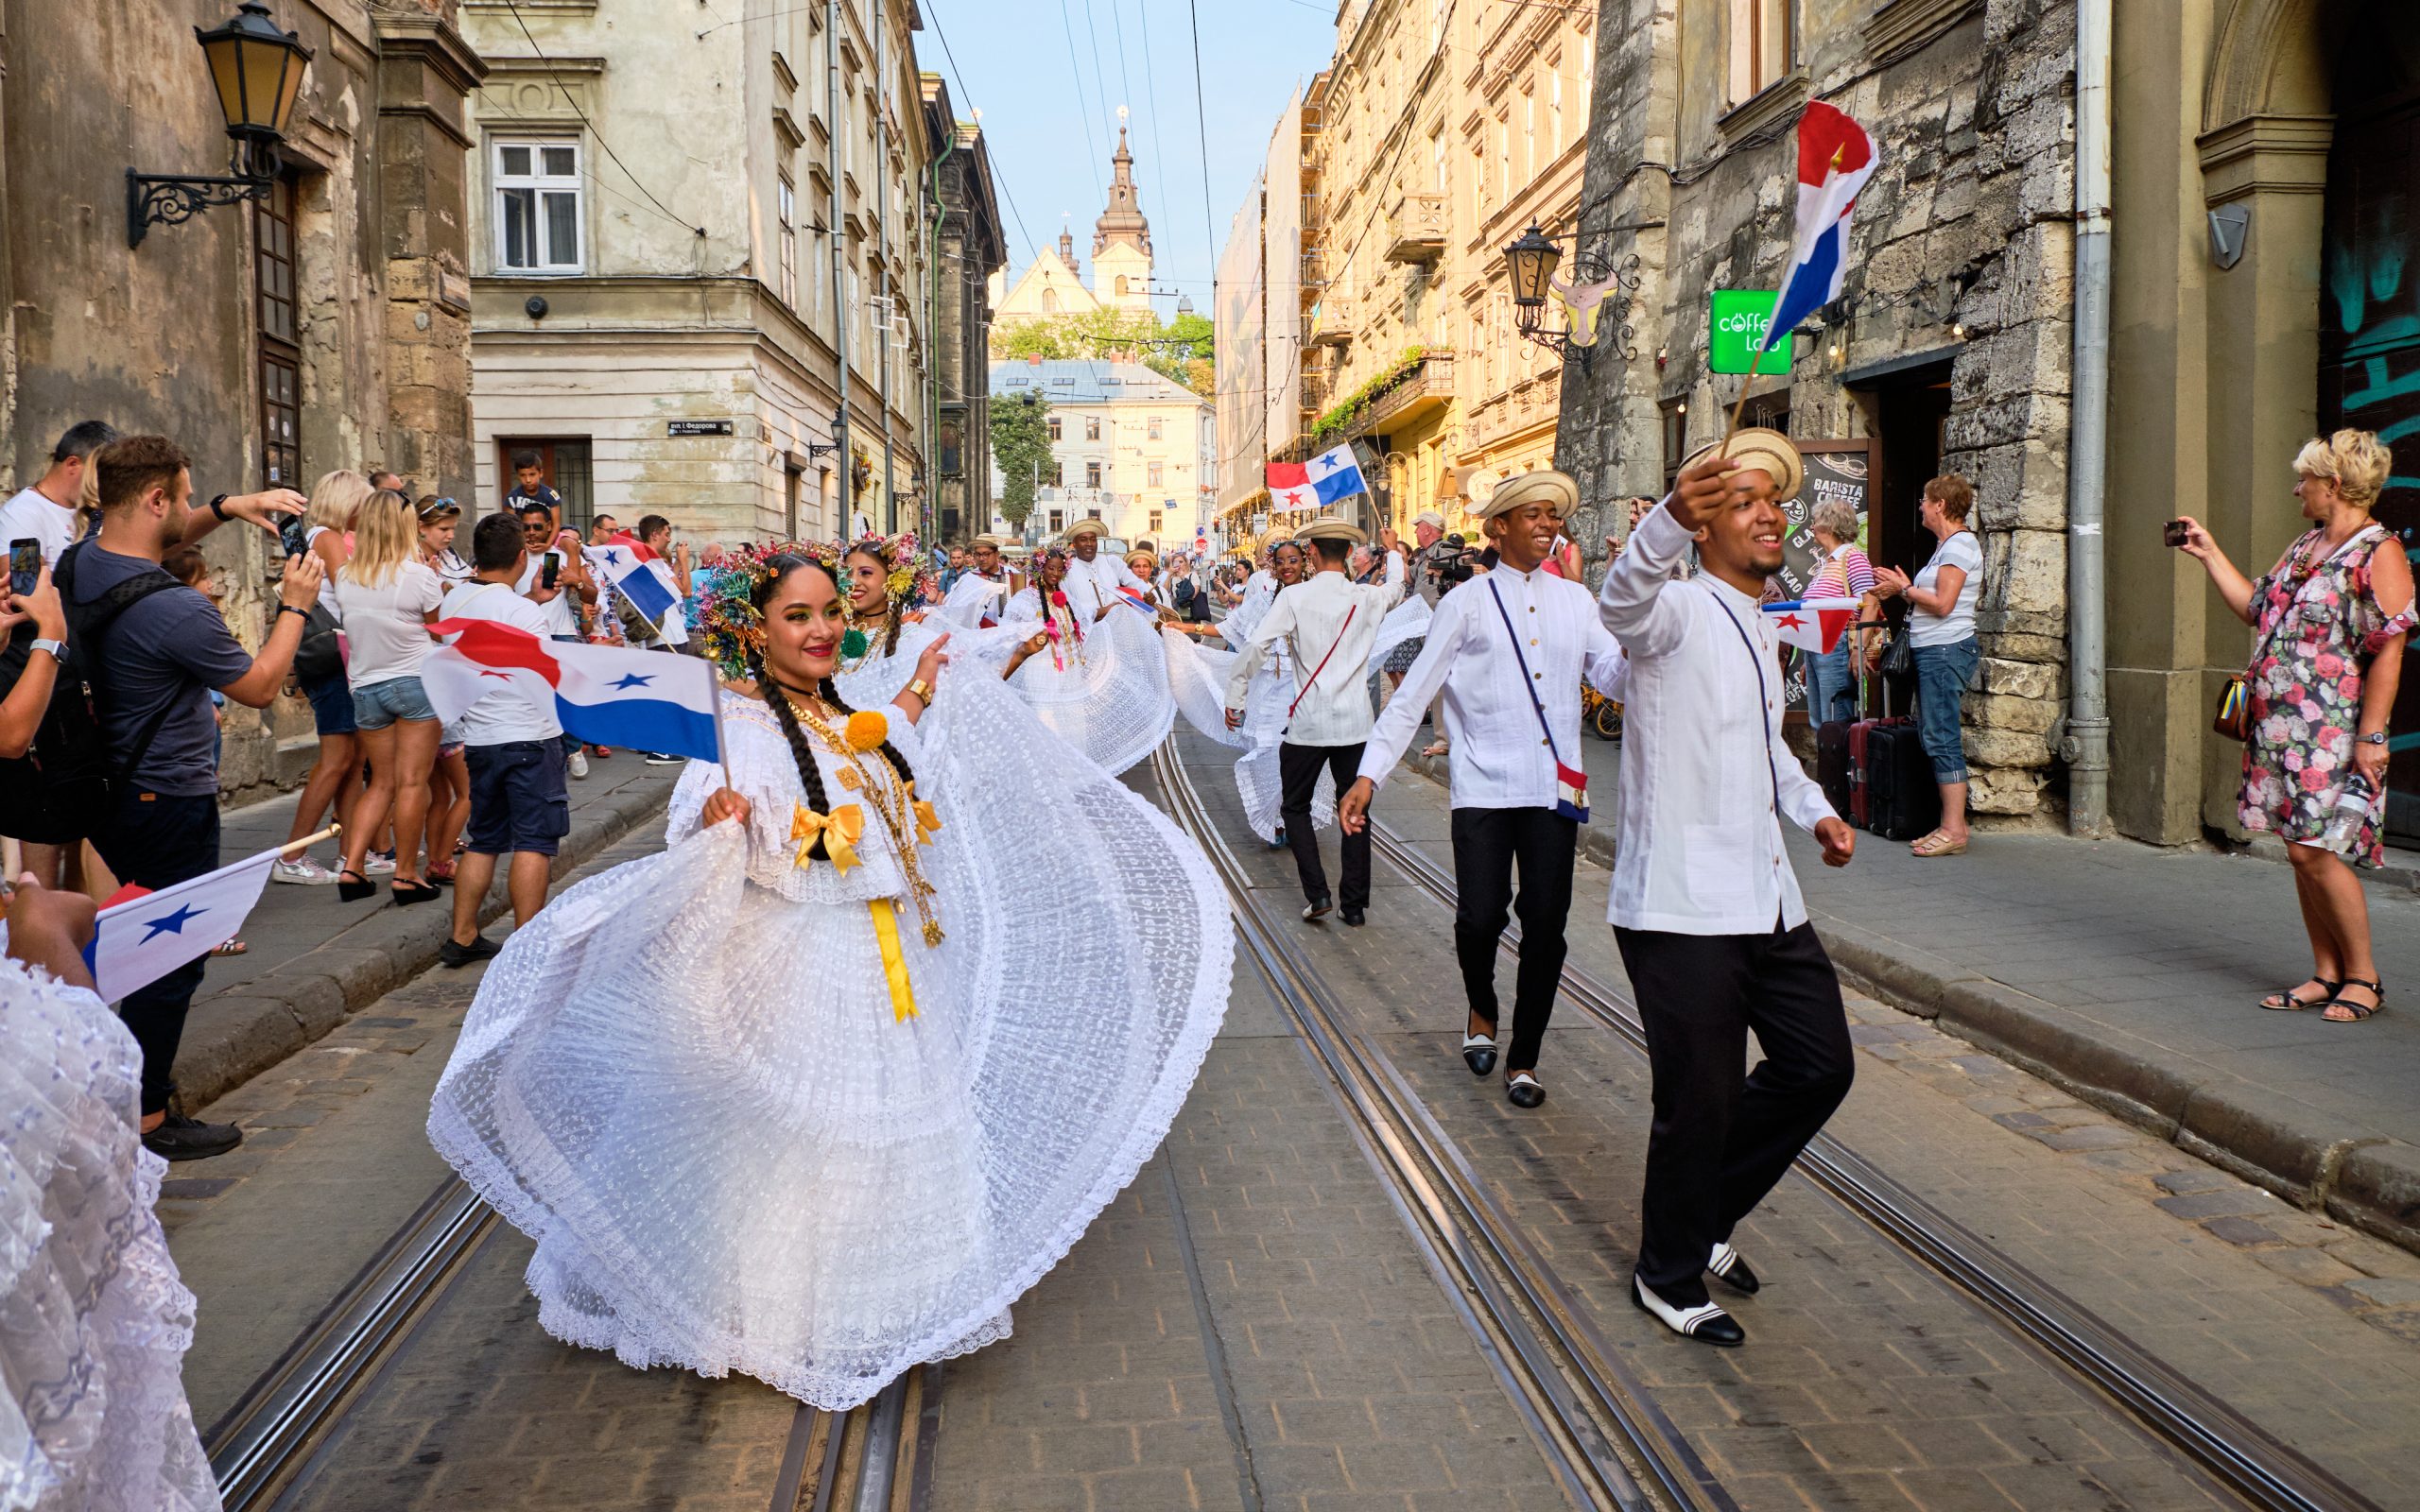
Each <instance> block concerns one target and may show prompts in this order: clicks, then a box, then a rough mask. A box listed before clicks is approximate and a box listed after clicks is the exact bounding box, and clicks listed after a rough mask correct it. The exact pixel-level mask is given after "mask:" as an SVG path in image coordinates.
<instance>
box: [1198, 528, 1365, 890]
mask: <svg viewBox="0 0 2420 1512" xmlns="http://www.w3.org/2000/svg"><path fill="white" fill-rule="evenodd" d="M1294 539H1295V540H1297V541H1304V542H1306V543H1307V544H1308V545H1309V547H1310V549H1311V551H1312V553H1313V554H1314V555H1315V556H1316V557H1317V558H1318V562H1319V565H1318V570H1317V571H1315V572H1314V573H1313V574H1312V575H1311V579H1310V581H1308V582H1306V583H1298V584H1296V585H1295V586H1293V587H1292V588H1289V589H1288V590H1287V591H1286V592H1284V593H1280V594H1278V595H1277V599H1276V602H1275V603H1274V604H1272V605H1271V607H1270V610H1269V612H1268V614H1267V615H1265V616H1264V617H1263V618H1262V619H1261V622H1260V623H1259V625H1257V626H1255V627H1253V632H1252V638H1251V640H1250V641H1248V642H1246V643H1245V645H1244V651H1243V654H1242V655H1241V656H1239V657H1237V658H1236V666H1235V670H1234V672H1233V673H1232V674H1230V675H1229V677H1228V679H1227V728H1228V729H1229V730H1236V729H1240V728H1242V725H1243V720H1244V696H1245V694H1246V692H1247V691H1248V690H1249V689H1250V688H1251V686H1252V677H1253V672H1255V671H1257V670H1258V669H1259V667H1260V662H1261V658H1262V657H1263V656H1264V655H1266V654H1267V652H1268V649H1269V647H1270V646H1271V645H1272V644H1276V643H1279V642H1281V641H1282V642H1283V643H1285V647H1286V653H1287V656H1288V660H1289V662H1291V663H1292V665H1293V667H1294V668H1295V674H1294V678H1295V692H1294V694H1293V695H1292V707H1291V708H1290V709H1289V710H1288V712H1287V725H1286V733H1285V737H1284V739H1283V740H1282V741H1281V742H1280V744H1279V746H1278V750H1277V771H1278V781H1279V782H1281V783H1282V784H1283V785H1284V796H1283V797H1282V798H1281V799H1279V802H1278V816H1279V818H1280V820H1281V821H1282V822H1283V823H1284V825H1285V830H1286V843H1287V844H1288V846H1290V847H1292V848H1293V851H1294V867H1295V869H1296V870H1297V871H1298V872H1299V873H1300V874H1301V876H1302V880H1303V897H1304V899H1305V906H1304V909H1303V917H1304V918H1305V919H1325V918H1326V917H1327V916H1328V915H1329V914H1330V913H1332V912H1334V911H1335V908H1336V901H1335V899H1334V898H1332V897H1331V896H1330V895H1329V893H1328V890H1327V873H1326V872H1325V871H1324V870H1323V869H1322V868H1321V866H1320V842H1319V836H1318V833H1316V832H1315V831H1314V830H1313V829H1312V828H1311V799H1312V797H1313V795H1314V794H1316V793H1317V792H1318V790H1319V781H1320V769H1321V768H1322V767H1325V768H1326V769H1327V770H1328V772H1329V773H1330V775H1331V776H1332V777H1333V778H1334V780H1335V782H1336V785H1337V787H1338V789H1339V790H1342V789H1344V788H1346V787H1349V786H1350V785H1351V784H1352V782H1353V780H1354V777H1355V776H1356V774H1357V772H1358V771H1359V770H1360V766H1361V748H1362V743H1363V742H1364V741H1366V740H1368V739H1369V736H1370V713H1371V711H1370V695H1369V691H1368V689H1367V688H1366V687H1364V686H1363V684H1364V682H1365V680H1366V679H1368V677H1369V675H1370V648H1371V646H1373V645H1374V644H1376V643H1377V639H1378V622H1379V621H1380V620H1382V619H1384V618H1386V616H1387V610H1391V609H1392V608H1394V606H1395V604H1396V602H1397V601H1398V600H1400V599H1401V598H1402V597H1403V593H1404V582H1405V569H1404V560H1403V550H1402V547H1401V546H1400V545H1399V544H1398V543H1397V542H1396V541H1395V534H1394V532H1393V531H1392V530H1382V531H1380V532H1379V536H1378V540H1379V543H1380V544H1381V545H1383V546H1384V547H1385V548H1386V552H1387V576H1386V580H1385V581H1384V582H1380V583H1368V584H1362V583H1355V582H1354V581H1352V580H1351V579H1350V578H1348V577H1347V576H1345V571H1344V563H1345V558H1346V557H1347V556H1348V555H1349V554H1350V553H1351V552H1352V549H1353V547H1354V546H1355V545H1357V544H1358V543H1359V542H1360V541H1363V540H1365V539H1367V538H1365V537H1364V536H1363V535H1362V533H1361V531H1360V529H1359V528H1358V527H1357V526H1355V525H1352V524H1346V523H1345V522H1344V521H1342V520H1340V519H1337V518H1336V517H1335V516H1333V515H1322V516H1321V517H1320V518H1318V519H1315V520H1313V521H1311V522H1310V523H1309V524H1305V525H1304V526H1303V527H1302V528H1301V529H1300V530H1298V531H1296V532H1295V533H1294ZM1343 838H1344V845H1343V851H1344V856H1343V861H1344V878H1343V886H1342V893H1343V898H1344V921H1345V922H1346V923H1348V924H1358V923H1360V922H1361V921H1362V920H1363V919H1364V918H1365V917H1367V913H1368V909H1369V907H1370V833H1369V830H1368V829H1367V828H1366V827H1364V828H1363V829H1361V830H1359V831H1357V832H1356V833H1349V834H1346V835H1345V836H1344V837H1343Z"/></svg>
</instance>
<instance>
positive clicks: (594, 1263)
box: [429, 558, 1233, 1411]
mask: <svg viewBox="0 0 2420 1512" xmlns="http://www.w3.org/2000/svg"><path fill="white" fill-rule="evenodd" d="M735 585H743V586H744V587H745V591H746V593H747V604H748V607H749V608H751V609H752V610H754V611H755V612H756V613H757V614H758V615H759V617H760V621H761V632H760V634H759V635H758V637H757V638H756V641H755V644H754V645H752V647H751V649H750V651H749V656H750V660H751V664H750V665H749V666H748V667H747V668H746V670H747V671H748V672H749V673H750V674H751V677H750V679H748V680H745V681H742V682H735V683H734V684H733V685H732V688H731V692H730V695H729V696H727V697H726V699H725V701H724V706H723V725H724V740H725V752H726V755H727V758H728V762H727V765H715V764H710V763H704V762H693V763H692V764H691V765H690V766H689V768H688V770H687V771H686V772H685V773H684V774H683V778H682V781H681V783H680V785H679V787H678V788H677V789H676V790H675V792H674V795H673V799H672V803H671V812H670V816H669V818H668V821H667V824H666V840H667V848H666V850H665V851H663V852H662V853H661V854H658V855H655V856H650V857H648V858H645V859H643V860H640V861H635V862H631V863H630V864H628V865H625V866H622V867H619V868H614V870H612V871H610V872H608V873H606V874H604V875H603V876H600V877H596V878H594V879H591V880H590V881H587V882H584V883H582V884H580V885H578V886H575V887H573V888H571V889H570V890H569V891H567V892H565V893H564V894H563V895H562V897H560V898H558V899H557V900H556V901H555V902H553V903H551V904H550V905H549V906H548V907H547V908H546V909H545V910H544V912H542V913H541V914H540V915H539V916H538V917H537V918H536V919H533V920H532V921H531V922H530V924H529V925H528V927H527V928H526V929H523V930H520V931H518V932H516V933H515V934H514V935H513V936H512V938H511V940H510V942H508V943H507V944H506V946H505V948H504V951H503V954H500V955H499V956H498V957H497V958H496V960H495V962H494V963H493V965H492V966H490V967H489V969H488V977H487V980H486V981H485V982H484V983H483V984H482V985H481V988H480V991H479V995H478V998H477V1000H476V1001H475V1003H474V1004H473V1005H472V1009H471V1014H470V1018H469V1022H467V1023H466V1024H465V1026H464V1029H463V1034H462V1039H461V1040H460V1043H459V1044H458V1046H457V1048H456V1050H455V1053H454V1057H453V1060H452V1062H451V1064H449V1065H448V1067H447V1069H446V1072H445V1074H444V1077H443V1079H442V1080H441V1082H440V1084H439V1087H438V1091H437V1097H436V1101H435V1105H434V1107H433V1108H432V1110H431V1113H430V1118H429V1134H430V1138H431V1140H432V1142H433V1143H435V1144H436V1146H437V1148H438V1150H439V1151H440V1152H441V1153H442V1154H443V1155H444V1156H445V1157H446V1159H447V1160H450V1161H452V1162H453V1163H454V1165H455V1166H456V1168H457V1169H458V1170H459V1171H460V1172H461V1173H462V1175H463V1176H464V1177H465V1178H466V1179H468V1180H469V1181H470V1182H471V1184H472V1185H473V1186H474V1187H475V1188H476V1189H477V1191H478V1192H479V1194H481V1195H482V1196H484V1197H485V1198H487V1199H488V1201H490V1202H491V1203H493V1205H494V1206H495V1207H496V1209H497V1210H498V1211H501V1212H502V1213H503V1214H504V1215H505V1217H506V1218H507V1219H509V1220H510V1222H511V1223H512V1224H513V1225H514V1226H515V1227H516V1228H519V1229H522V1230H523V1231H525V1232H527V1233H528V1234H530V1235H531V1236H532V1237H533V1238H535V1239H536V1241H537V1252H536V1255H535V1257H534V1258H533V1260H532V1261H531V1263H530V1265H529V1271H528V1281H529V1286H530V1289H531V1291H532V1292H533V1293H535V1294H536V1296H537V1297H538V1299H539V1304H540V1311H539V1321H540V1323H541V1324H542V1325H543V1326H544V1328H546V1329H547V1331H548V1332H552V1333H554V1334H556V1335H557V1336H558V1337H561V1338H563V1339H566V1340H568V1341H570V1342H572V1343H575V1344H580V1345H585V1346H588V1347H591V1348H596V1349H613V1350H614V1351H615V1352H616V1353H617V1354H619V1355H620V1356H621V1358H622V1359H624V1360H625V1361H628V1362H629V1363H631V1364H632V1365H635V1366H642V1367H645V1366H654V1365H677V1366H684V1367H686V1368H689V1369H692V1370H696V1371H699V1372H700V1373H701V1374H705V1375H717V1376H718V1375H721V1374H724V1373H726V1372H728V1371H732V1370H737V1371H741V1372H744V1373H746V1374H749V1375H752V1376H755V1377H757V1378H759V1379H760V1380H763V1381H766V1382H769V1383H771V1384H773V1385H774V1386H777V1387H779V1388H780V1389H781V1390H783V1391H786V1392H788V1393H790V1394H791V1395H793V1396H796V1397H799V1398H801V1399H803V1400H806V1401H809V1402H812V1403H813V1404H815V1405H816V1406H819V1407H822V1408H826V1409H828V1410H832V1411H841V1410H845V1409H847V1408H849V1407H851V1406H853V1405H855V1404H856V1403H857V1402H860V1401H863V1400H867V1399H868V1398H870V1397H872V1396H873V1394H874V1393H875V1392H877V1391H879V1390H880V1389H881V1388H882V1386H883V1385H884V1384H885V1383H888V1382H890V1380H892V1379H894V1378H896V1377H897V1376H898V1375H899V1374H900V1373H901V1372H902V1371H904V1370H906V1369H908V1367H910V1366H914V1365H916V1364H918V1363H919V1362H922V1361H925V1360H932V1359H938V1358H942V1357H944V1356H947V1355H953V1354H959V1353H963V1352H965V1351H967V1350H970V1349H977V1348H980V1347H982V1346H983V1345H986V1344H989V1343H991V1342H993V1341H994V1340H996V1339H999V1338H1002V1337H1005V1336H1006V1335H1007V1333H1008V1332H1009V1317H1008V1308H1009V1304H1010V1303H1011V1301H1012V1300H1013V1299H1014V1298H1015V1297H1017V1296H1019V1295H1020V1294H1021V1293H1023V1292H1024V1291H1025V1290H1026V1289H1028V1288H1029V1287H1030V1286H1031V1285H1032V1284H1033V1283H1034V1282H1035V1281H1036V1280H1039V1279H1040V1278H1041V1276H1042V1275H1043V1274H1044V1273H1045V1272H1046V1271H1047V1270H1048V1269H1049V1268H1050V1267H1051V1266H1052V1265H1053V1264H1055V1263H1057V1262H1058V1260H1059V1259H1060V1258H1061V1257H1062V1256H1063V1255H1064V1254H1065V1253H1066V1251H1067V1249H1068V1247H1069V1246H1072V1245H1073V1244H1074V1243H1075V1241H1076V1240H1077V1238H1078V1237H1080V1235H1081V1234H1082V1232H1083V1230H1084V1229H1085V1228H1086V1226H1088V1225H1089V1224H1090V1223H1091V1221H1092V1219H1093V1218H1094V1216H1095V1215H1097V1214H1098V1212H1099V1211H1100V1210H1101V1209H1102V1208H1103V1207H1104V1206H1106V1205H1107V1203H1108V1202H1109V1201H1110V1199H1111V1198H1112V1197H1113V1196H1115V1194H1116V1193H1117V1192H1118V1190H1119V1189H1120V1188H1122V1187H1123V1186H1125V1185H1126V1183H1127V1182H1128V1181H1130V1180H1132V1178H1133V1176H1134V1174H1135V1172H1136V1171H1137V1170H1139V1169H1140V1167H1141V1165H1142V1162H1143V1161H1144V1160H1147V1159H1149V1158H1150V1154H1151V1152H1152V1151H1153V1150H1154V1149H1155V1148H1157V1146H1158V1144H1159V1143H1160V1141H1161V1139H1162V1138H1163V1137H1164V1136H1165V1135H1166V1133H1167V1127H1168V1125H1169V1123H1170V1121H1171V1120H1172V1119H1173V1118H1174V1116H1175V1113H1176V1111H1177V1108H1179V1107H1180V1106H1181V1104H1182V1103H1183V1101H1184V1095H1185V1092H1186V1091H1187V1089H1188V1088H1189V1087H1190V1086H1191V1084H1192V1081H1193V1077H1194V1075H1195V1074H1196V1072H1197V1071H1198V1070H1199V1069H1200V1066H1201V1059H1202V1057H1203V1056H1204V1054H1205V1053H1206V1052H1207V1050H1208V1046H1209V1042H1210V1038H1211V1036H1212V1035H1213V1034H1214V1033H1215V1032H1216V1030H1217V1027H1218V1024H1219V1019H1220V1017H1221V1015H1222V1014H1223V1012H1224V1010H1225V1004H1226V995H1227V986H1228V974H1229V971H1230V958H1231V955H1232V953H1233V936H1232V929H1231V925H1230V923H1229V920H1228V918H1227V913H1226V904H1225V900H1224V897H1223V895H1222V893H1221V892H1220V889H1219V885H1218V882H1217V879H1216V877H1215V876H1214V875H1213V874H1212V872H1211V871H1210V869H1209V866H1208V863H1207V861H1206V860H1205V859H1204V858H1203V857H1202V855H1201V851H1200V850H1199V848H1198V847H1196V846H1194V845H1193V844H1192V843H1191V842H1189V841H1187V840H1186V839H1185V838H1184V836H1183V835H1182V834H1181V833H1179V832H1178V831H1177V830H1176V829H1175V827H1174V826H1173V825H1172V824H1170V823H1169V822H1168V821H1167V819H1166V818H1165V817H1164V816H1161V815H1160V814H1159V813H1158V811H1157V810H1155V809H1153V808H1151V807H1150V804H1148V803H1147V802H1145V801H1144V800H1143V799H1141V798H1140V797H1138V796H1137V795H1135V794H1134V793H1132V792H1131V791H1130V790H1129V789H1127V788H1126V787H1125V786H1124V785H1123V784H1122V783H1120V782H1116V781H1115V779H1114V778H1111V777H1110V776H1108V775H1107V774H1106V773H1104V772H1102V771H1101V770H1100V768H1098V766H1096V765H1092V764H1091V763H1089V762H1085V761H1081V760H1080V759H1077V757H1076V756H1075V753H1073V752H1072V751H1070V750H1068V749H1067V747H1065V746H1064V745H1063V744H1062V743H1061V742H1060V741H1058V740H1057V739H1055V738H1053V737H1052V736H1051V735H1050V734H1049V732H1048V731H1046V730H1044V729H1043V728H1041V726H1040V725H1039V724H1037V723H1036V721H1035V720H1034V718H1033V716H1032V715H1031V713H1029V712H1028V711H1027V710H1026V709H1025V708H1024V707H1023V706H1022V704H1021V703H1020V701H1019V700H1018V699H1017V698H1016V696H1014V695H1013V694H1011V692H1010V691H1009V690H1008V689H1007V688H1006V687H1005V686H1004V685H1003V684H1002V683H1001V682H1000V681H999V680H998V679H996V678H995V677H992V676H986V675H982V674H980V673H978V672H976V671H975V670H973V669H959V670H954V671H952V672H950V673H947V674H944V673H943V672H942V663H943V662H945V661H946V660H947V659H948V652H947V646H948V642H947V640H946V638H943V637H940V636H936V637H935V638H934V639H933V640H932V641H931V642H930V643H929V644H926V645H925V648H924V649H923V651H922V652H921V654H920V658H919V662H918V665H917V667H916V669H915V676H914V678H913V679H911V680H910V681H909V682H908V685H907V687H906V688H904V689H903V690H901V691H900V692H899V693H898V694H897V696H896V698H895V701H893V702H892V703H890V704H889V705H887V706H883V707H880V708H879V709H874V708H871V707H870V708H866V709H864V710H861V711H856V712H853V711H852V708H851V704H850V700H849V699H848V698H847V696H845V695H844V694H843V692H842V691H841V688H840V686H839V685H838V683H837V682H836V681H835V680H834V673H835V671H836V670H837V668H838V663H839V662H840V643H841V640H842V637H843V635H844V634H845V632H846V624H847V616H848V605H847V600H846V598H845V597H844V596H843V595H842V593H841V592H840V590H839V586H838V581H837V580H836V578H835V577H834V576H833V574H832V573H831V571H830V570H829V569H827V568H825V567H823V566H822V565H821V564H820V563H816V562H811V561H807V560H804V559H802V558H773V559H772V560H771V561H770V562H769V563H766V564H763V565H761V566H760V565H754V564H748V565H742V566H740V567H736V568H734V569H731V570H730V571H727V572H726V573H723V574H718V575H717V576H716V577H715V578H714V579H712V580H711V581H710V584H709V592H710V593H718V594H723V595H725V597H726V600H727V599H728V596H729V595H730V594H731V593H734V592H735V591H738V590H736V589H735ZM733 610H734V606H733V605H732V604H731V603H729V602H728V601H726V602H723V603H720V604H717V605H715V606H711V607H710V617H712V618H713V619H714V620H715V621H716V622H717V623H723V624H727V623H731V622H732V621H733V618H734V613H733ZM888 673H889V667H888V664H887V663H878V664H875V665H871V666H867V667H864V668H861V669H860V672H859V675H858V676H859V679H866V678H873V679H880V680H884V681H887V680H889V679H888ZM937 682H938V683H941V684H942V688H941V689H940V690H939V691H938V692H936V690H935V688H934V684H935V683H937ZM1079 913H1080V914H1082V915H1083V916H1084V917H1085V918H1087V919H1090V920H1092V921H1093V924H1094V927H1093V928H1091V929H1088V930H1087V931H1085V932H1083V933H1082V934H1081V935H1080V936H1075V937H1073V938H1071V937H1069V936H1066V935H1064V934H1063V933H1062V932H1059V931H1053V930H1040V929H1036V928H1034V927H1033V920H1034V919H1056V918H1065V917H1070V916H1073V915H1076V914H1079Z"/></svg>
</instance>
